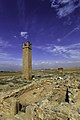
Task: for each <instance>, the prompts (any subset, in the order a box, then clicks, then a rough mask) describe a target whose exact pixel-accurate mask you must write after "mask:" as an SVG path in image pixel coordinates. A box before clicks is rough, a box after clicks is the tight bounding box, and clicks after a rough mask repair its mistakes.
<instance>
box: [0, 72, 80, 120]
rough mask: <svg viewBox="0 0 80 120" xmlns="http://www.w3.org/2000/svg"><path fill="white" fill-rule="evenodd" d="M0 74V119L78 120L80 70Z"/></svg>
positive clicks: (79, 118)
mask: <svg viewBox="0 0 80 120" xmlns="http://www.w3.org/2000/svg"><path fill="white" fill-rule="evenodd" d="M42 73H44V71H41V74H40V73H39V72H38V74H37V75H35V74H34V75H33V79H32V80H31V81H29V80H27V81H26V80H23V79H22V78H21V76H4V77H0V120H80V71H78V72H74V71H72V72H68V71H67V72H65V73H64V74H58V73H55V72H53V74H52V72H51V73H49V74H48V73H47V74H42Z"/></svg>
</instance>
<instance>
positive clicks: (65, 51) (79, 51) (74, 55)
mask: <svg viewBox="0 0 80 120" xmlns="http://www.w3.org/2000/svg"><path fill="white" fill-rule="evenodd" d="M36 48H37V49H41V50H42V51H45V52H49V53H51V54H53V55H57V56H61V57H64V58H65V60H66V59H67V60H76V61H80V43H77V44H71V45H67V46H59V45H53V44H50V45H48V46H37V47H36Z"/></svg>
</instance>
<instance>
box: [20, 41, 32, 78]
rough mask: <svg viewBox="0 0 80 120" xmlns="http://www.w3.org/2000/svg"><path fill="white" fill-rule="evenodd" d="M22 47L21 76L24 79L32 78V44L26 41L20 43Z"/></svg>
mask: <svg viewBox="0 0 80 120" xmlns="http://www.w3.org/2000/svg"><path fill="white" fill-rule="evenodd" d="M22 49H23V68H22V72H23V75H22V77H23V78H24V79H26V80H31V79H32V44H31V43H30V42H29V41H27V42H26V43H23V45H22Z"/></svg>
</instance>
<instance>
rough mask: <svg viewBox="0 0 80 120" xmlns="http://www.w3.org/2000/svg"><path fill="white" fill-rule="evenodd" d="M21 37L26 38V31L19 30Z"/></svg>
mask: <svg viewBox="0 0 80 120" xmlns="http://www.w3.org/2000/svg"><path fill="white" fill-rule="evenodd" d="M20 35H21V37H23V38H25V39H27V38H28V32H21V33H20Z"/></svg>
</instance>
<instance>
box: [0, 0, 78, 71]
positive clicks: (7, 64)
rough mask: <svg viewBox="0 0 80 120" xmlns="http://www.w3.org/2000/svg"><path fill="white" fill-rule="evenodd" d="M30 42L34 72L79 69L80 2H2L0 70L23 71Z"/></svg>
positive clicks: (56, 0) (18, 0) (22, 0)
mask: <svg viewBox="0 0 80 120" xmlns="http://www.w3.org/2000/svg"><path fill="white" fill-rule="evenodd" d="M27 40H29V41H30V42H31V43H32V58H33V69H39V68H40V69H41V68H42V69H43V68H57V67H80V0H74V1H72V0H34V1H33V0H13V1H11V0H7V1H6V0H4V1H3V0H0V70H21V67H22V42H26V41H27Z"/></svg>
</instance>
